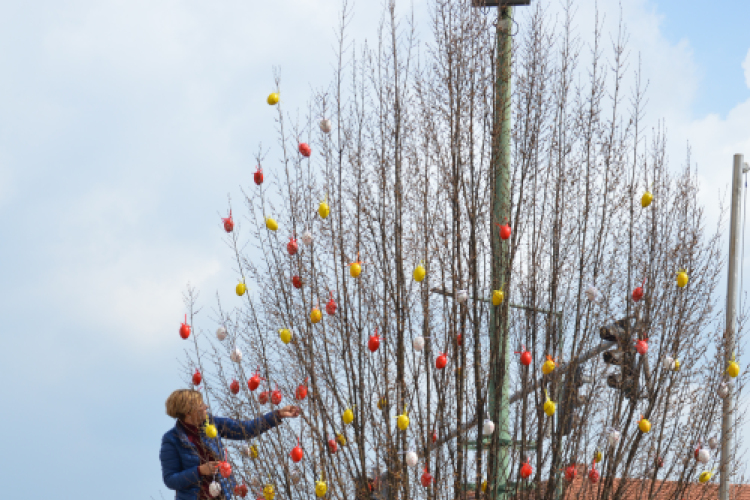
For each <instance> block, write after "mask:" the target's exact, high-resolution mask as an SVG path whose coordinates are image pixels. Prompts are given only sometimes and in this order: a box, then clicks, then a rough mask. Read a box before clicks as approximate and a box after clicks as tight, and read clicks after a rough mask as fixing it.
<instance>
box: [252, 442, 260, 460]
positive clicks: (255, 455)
mask: <svg viewBox="0 0 750 500" xmlns="http://www.w3.org/2000/svg"><path fill="white" fill-rule="evenodd" d="M250 458H252V459H253V460H255V459H256V458H258V447H257V446H255V445H252V446H251V447H250Z"/></svg>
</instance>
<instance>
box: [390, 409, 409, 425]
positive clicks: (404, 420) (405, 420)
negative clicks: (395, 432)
mask: <svg viewBox="0 0 750 500" xmlns="http://www.w3.org/2000/svg"><path fill="white" fill-rule="evenodd" d="M394 418H395V419H396V425H397V426H398V428H399V430H402V431H405V430H406V429H408V428H409V415H407V414H406V407H405V406H404V413H402V414H401V415H399V416H397V417H394Z"/></svg>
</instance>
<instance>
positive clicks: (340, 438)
mask: <svg viewBox="0 0 750 500" xmlns="http://www.w3.org/2000/svg"><path fill="white" fill-rule="evenodd" d="M336 441H338V443H339V444H340V445H341V446H346V436H344V435H343V434H341V433H340V432H339V433H337V434H336Z"/></svg>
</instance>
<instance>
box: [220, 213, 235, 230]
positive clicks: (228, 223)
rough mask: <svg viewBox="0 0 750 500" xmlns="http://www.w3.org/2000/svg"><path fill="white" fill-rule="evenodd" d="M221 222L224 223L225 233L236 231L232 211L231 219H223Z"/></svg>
mask: <svg viewBox="0 0 750 500" xmlns="http://www.w3.org/2000/svg"><path fill="white" fill-rule="evenodd" d="M221 221H222V222H223V223H224V231H226V232H228V233H231V232H232V231H233V230H234V221H233V220H232V211H231V210H230V211H229V217H227V218H226V219H225V218H223V217H222V218H221Z"/></svg>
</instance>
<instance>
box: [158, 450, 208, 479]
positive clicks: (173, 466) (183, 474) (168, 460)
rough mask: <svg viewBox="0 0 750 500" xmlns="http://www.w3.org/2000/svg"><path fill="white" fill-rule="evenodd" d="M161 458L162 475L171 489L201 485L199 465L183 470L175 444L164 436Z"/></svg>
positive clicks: (160, 452)
mask: <svg viewBox="0 0 750 500" xmlns="http://www.w3.org/2000/svg"><path fill="white" fill-rule="evenodd" d="M159 460H160V461H161V475H162V478H163V479H164V484H165V485H166V487H167V488H169V489H170V490H186V489H189V488H192V487H195V486H199V485H200V480H201V479H200V473H199V472H198V467H190V468H189V469H187V470H182V464H181V462H180V457H179V454H178V453H177V450H176V449H175V446H174V444H173V443H170V442H169V441H167V440H166V439H164V438H162V440H161V451H159Z"/></svg>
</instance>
